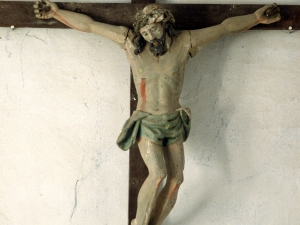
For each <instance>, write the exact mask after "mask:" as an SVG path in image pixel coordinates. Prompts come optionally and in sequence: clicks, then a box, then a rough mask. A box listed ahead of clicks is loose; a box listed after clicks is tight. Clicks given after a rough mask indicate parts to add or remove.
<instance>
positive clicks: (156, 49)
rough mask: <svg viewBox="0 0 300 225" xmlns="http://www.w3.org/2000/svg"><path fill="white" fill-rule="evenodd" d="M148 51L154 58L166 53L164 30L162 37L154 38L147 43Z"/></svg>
mask: <svg viewBox="0 0 300 225" xmlns="http://www.w3.org/2000/svg"><path fill="white" fill-rule="evenodd" d="M149 47H150V51H151V52H152V53H153V55H155V56H161V55H163V54H165V53H166V52H167V48H166V31H165V30H164V33H163V35H162V37H161V38H160V39H159V38H155V39H153V40H151V41H150V42H149Z"/></svg>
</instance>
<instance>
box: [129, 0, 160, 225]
mask: <svg viewBox="0 0 300 225" xmlns="http://www.w3.org/2000/svg"><path fill="white" fill-rule="evenodd" d="M131 3H149V4H150V3H155V0H131ZM137 100H138V96H137V93H136V89H135V85H134V81H133V75H132V70H131V69H130V115H131V114H132V113H133V111H134V110H135V109H136V106H137ZM147 176H148V169H147V167H146V165H145V163H144V161H143V159H142V157H141V154H140V151H139V148H138V146H137V144H136V143H135V144H134V145H133V146H132V147H131V148H130V151H129V201H128V202H129V203H128V204H129V205H128V224H129V225H130V223H131V220H132V219H134V218H135V214H136V209H137V197H138V193H139V190H140V188H141V186H142V184H143V182H144V180H145V179H146V177H147Z"/></svg>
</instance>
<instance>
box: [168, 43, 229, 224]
mask: <svg viewBox="0 0 300 225" xmlns="http://www.w3.org/2000/svg"><path fill="white" fill-rule="evenodd" d="M224 42H225V39H221V40H219V41H217V42H214V43H212V44H210V45H209V46H207V47H205V48H203V49H202V50H201V51H200V52H199V53H198V54H197V55H196V56H195V57H194V58H193V59H191V60H190V61H189V63H188V65H187V68H186V72H185V83H184V87H183V93H182V96H181V99H180V100H181V104H182V106H183V107H186V106H187V107H190V108H191V111H192V130H191V133H190V137H189V139H188V141H187V142H186V143H185V157H186V170H185V172H186V176H185V181H186V182H185V183H184V186H183V189H185V190H181V193H183V192H185V193H188V194H186V195H185V196H182V202H181V201H180V199H179V202H178V203H177V204H179V205H181V207H180V208H181V210H182V208H184V207H182V206H183V205H184V204H188V205H187V210H186V211H185V212H183V213H182V214H181V216H180V217H179V218H177V219H176V220H175V221H176V224H184V222H185V221H188V220H190V219H191V218H192V217H193V216H194V215H196V214H199V213H201V212H202V211H203V210H202V209H203V208H204V207H205V206H206V205H207V204H209V202H210V201H211V198H212V197H213V196H214V194H215V193H216V191H217V190H216V189H217V188H218V187H220V184H222V183H224V182H226V181H228V180H229V179H230V176H231V175H230V169H229V161H228V156H227V155H228V149H227V146H226V141H225V136H226V135H225V132H226V127H227V124H228V123H229V121H230V118H231V115H232V112H233V110H234V107H233V104H232V103H231V102H230V100H229V101H228V99H230V98H228V99H226V96H223V94H224V93H222V92H223V91H222V80H223V74H222V69H223V67H224V60H222V59H223V58H225V57H226V55H227V50H228V46H226V48H225V49H224ZM224 98H225V99H224ZM220 99H221V101H220ZM200 184H201V185H200ZM199 185H200V186H199ZM179 196H180V195H179ZM175 208H176V207H175ZM178 219H179V220H178ZM168 224H169V223H168V222H167V223H166V225H168ZM172 224H174V221H173V223H172Z"/></svg>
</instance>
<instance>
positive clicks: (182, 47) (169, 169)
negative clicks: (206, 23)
mask: <svg viewBox="0 0 300 225" xmlns="http://www.w3.org/2000/svg"><path fill="white" fill-rule="evenodd" d="M34 12H35V14H36V18H40V19H50V18H55V19H57V20H59V21H60V22H62V23H64V24H66V25H67V26H69V27H71V28H74V29H77V30H79V31H84V32H90V33H95V34H98V35H100V36H103V37H106V38H108V39H110V40H112V41H114V42H115V43H116V44H118V45H119V46H120V47H121V48H122V49H124V50H125V52H126V55H127V59H128V61H129V63H130V65H131V67H132V72H133V78H134V83H135V87H136V91H137V94H138V104H137V110H136V111H135V112H134V113H133V114H132V116H131V117H130V118H129V119H128V120H127V121H126V123H125V125H124V127H123V130H122V132H121V134H120V136H119V138H118V141H117V143H118V145H119V147H120V148H121V149H123V150H127V149H128V148H129V147H130V146H131V145H132V144H133V143H134V142H137V143H138V146H139V149H140V153H141V155H142V158H143V160H144V162H145V164H146V166H147V167H148V171H149V175H148V177H147V179H146V180H145V182H144V184H143V185H142V187H141V189H140V192H139V195H138V207H137V213H136V217H135V219H133V220H132V221H131V224H132V225H148V224H149V225H160V224H162V222H163V221H164V219H165V218H166V217H167V215H168V214H169V213H170V211H171V210H172V208H173V206H174V204H175V202H176V198H177V193H178V189H179V187H180V184H181V183H182V182H183V169H184V150H183V142H184V141H185V140H186V139H187V137H188V134H189V130H190V117H191V114H190V110H189V109H188V108H182V107H181V105H180V103H179V97H180V94H181V90H182V85H183V77H184V69H185V65H186V63H187V61H188V60H189V58H190V57H193V56H195V55H196V54H197V52H198V51H199V50H200V49H201V48H202V47H203V46H205V45H207V44H209V43H211V42H213V41H215V40H217V39H219V38H221V37H224V36H226V35H231V34H235V33H239V32H241V31H244V30H247V29H249V28H251V27H253V26H255V25H257V24H259V23H264V24H269V23H273V22H276V21H279V20H280V13H279V8H278V7H277V5H276V4H273V5H266V6H264V7H262V8H260V9H258V10H257V11H256V12H255V13H253V14H249V15H245V16H238V17H233V18H229V19H226V20H224V21H223V22H222V23H221V24H219V25H216V26H212V27H208V28H204V29H199V30H181V31H175V30H174V23H175V19H174V17H173V15H172V14H171V12H170V11H169V10H167V9H165V8H163V7H161V6H160V5H156V4H152V5H148V6H146V7H145V8H144V9H143V10H142V11H140V12H138V13H137V15H136V20H135V22H134V23H133V29H130V28H127V27H123V26H113V25H109V24H104V23H100V22H96V21H94V20H92V19H91V18H90V17H88V16H86V15H83V14H78V13H74V12H69V11H65V10H61V9H59V8H58V7H57V5H56V4H55V3H53V2H50V1H48V0H44V1H43V2H36V4H35V5H34ZM165 178H166V183H165V185H164V187H163V188H162V190H161V191H160V192H159V193H158V190H159V187H160V185H161V182H162V181H163V180H164V179H165Z"/></svg>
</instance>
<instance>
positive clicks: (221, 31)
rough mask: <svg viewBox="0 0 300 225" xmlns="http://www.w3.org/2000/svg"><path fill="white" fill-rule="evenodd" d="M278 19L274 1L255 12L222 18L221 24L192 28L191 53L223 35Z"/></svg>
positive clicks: (277, 8)
mask: <svg viewBox="0 0 300 225" xmlns="http://www.w3.org/2000/svg"><path fill="white" fill-rule="evenodd" d="M279 20H280V13H279V7H277V5H276V4H275V3H274V4H273V5H266V6H264V7H262V8H260V9H258V10H256V12H255V13H253V14H249V15H245V16H237V17H232V18H228V19H226V20H224V21H223V22H222V23H221V24H219V25H216V26H213V27H208V28H204V29H199V30H192V31H190V33H191V45H192V49H191V53H192V55H194V54H196V52H197V51H198V49H199V48H200V47H202V46H204V45H207V44H209V43H211V42H213V41H215V40H217V39H219V38H221V37H223V36H227V35H232V34H236V33H239V32H242V31H244V30H248V29H250V28H251V27H253V26H255V25H257V24H259V23H263V24H270V23H274V22H277V21H279Z"/></svg>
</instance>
